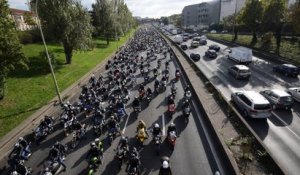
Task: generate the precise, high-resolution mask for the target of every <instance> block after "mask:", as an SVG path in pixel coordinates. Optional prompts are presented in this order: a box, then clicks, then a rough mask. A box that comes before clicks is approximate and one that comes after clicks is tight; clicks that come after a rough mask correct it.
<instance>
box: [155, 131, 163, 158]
mask: <svg viewBox="0 0 300 175" xmlns="http://www.w3.org/2000/svg"><path fill="white" fill-rule="evenodd" d="M154 144H155V152H156V155H159V153H160V145H161V136H160V135H156V136H155V137H154Z"/></svg>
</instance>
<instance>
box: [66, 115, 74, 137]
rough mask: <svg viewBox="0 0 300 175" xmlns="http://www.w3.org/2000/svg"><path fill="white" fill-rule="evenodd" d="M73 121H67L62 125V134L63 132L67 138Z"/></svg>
mask: <svg viewBox="0 0 300 175" xmlns="http://www.w3.org/2000/svg"><path fill="white" fill-rule="evenodd" d="M73 121H74V119H73V118H71V120H67V121H66V122H65V123H64V132H65V135H66V136H68V135H69V133H71V132H72V130H73Z"/></svg>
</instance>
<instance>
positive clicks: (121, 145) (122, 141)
mask: <svg viewBox="0 0 300 175" xmlns="http://www.w3.org/2000/svg"><path fill="white" fill-rule="evenodd" d="M118 149H125V150H126V151H129V145H128V137H125V136H122V137H121V139H120V142H119V144H118Z"/></svg>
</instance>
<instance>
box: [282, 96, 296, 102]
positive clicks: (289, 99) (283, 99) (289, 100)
mask: <svg viewBox="0 0 300 175" xmlns="http://www.w3.org/2000/svg"><path fill="white" fill-rule="evenodd" d="M292 100H293V99H292V97H290V96H286V97H280V100H279V101H280V102H291V101H292Z"/></svg>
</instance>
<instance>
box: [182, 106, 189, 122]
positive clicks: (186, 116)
mask: <svg viewBox="0 0 300 175" xmlns="http://www.w3.org/2000/svg"><path fill="white" fill-rule="evenodd" d="M182 114H183V117H184V118H185V121H186V122H188V121H189V116H190V114H191V108H190V107H189V106H187V107H185V108H183V111H182Z"/></svg>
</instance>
